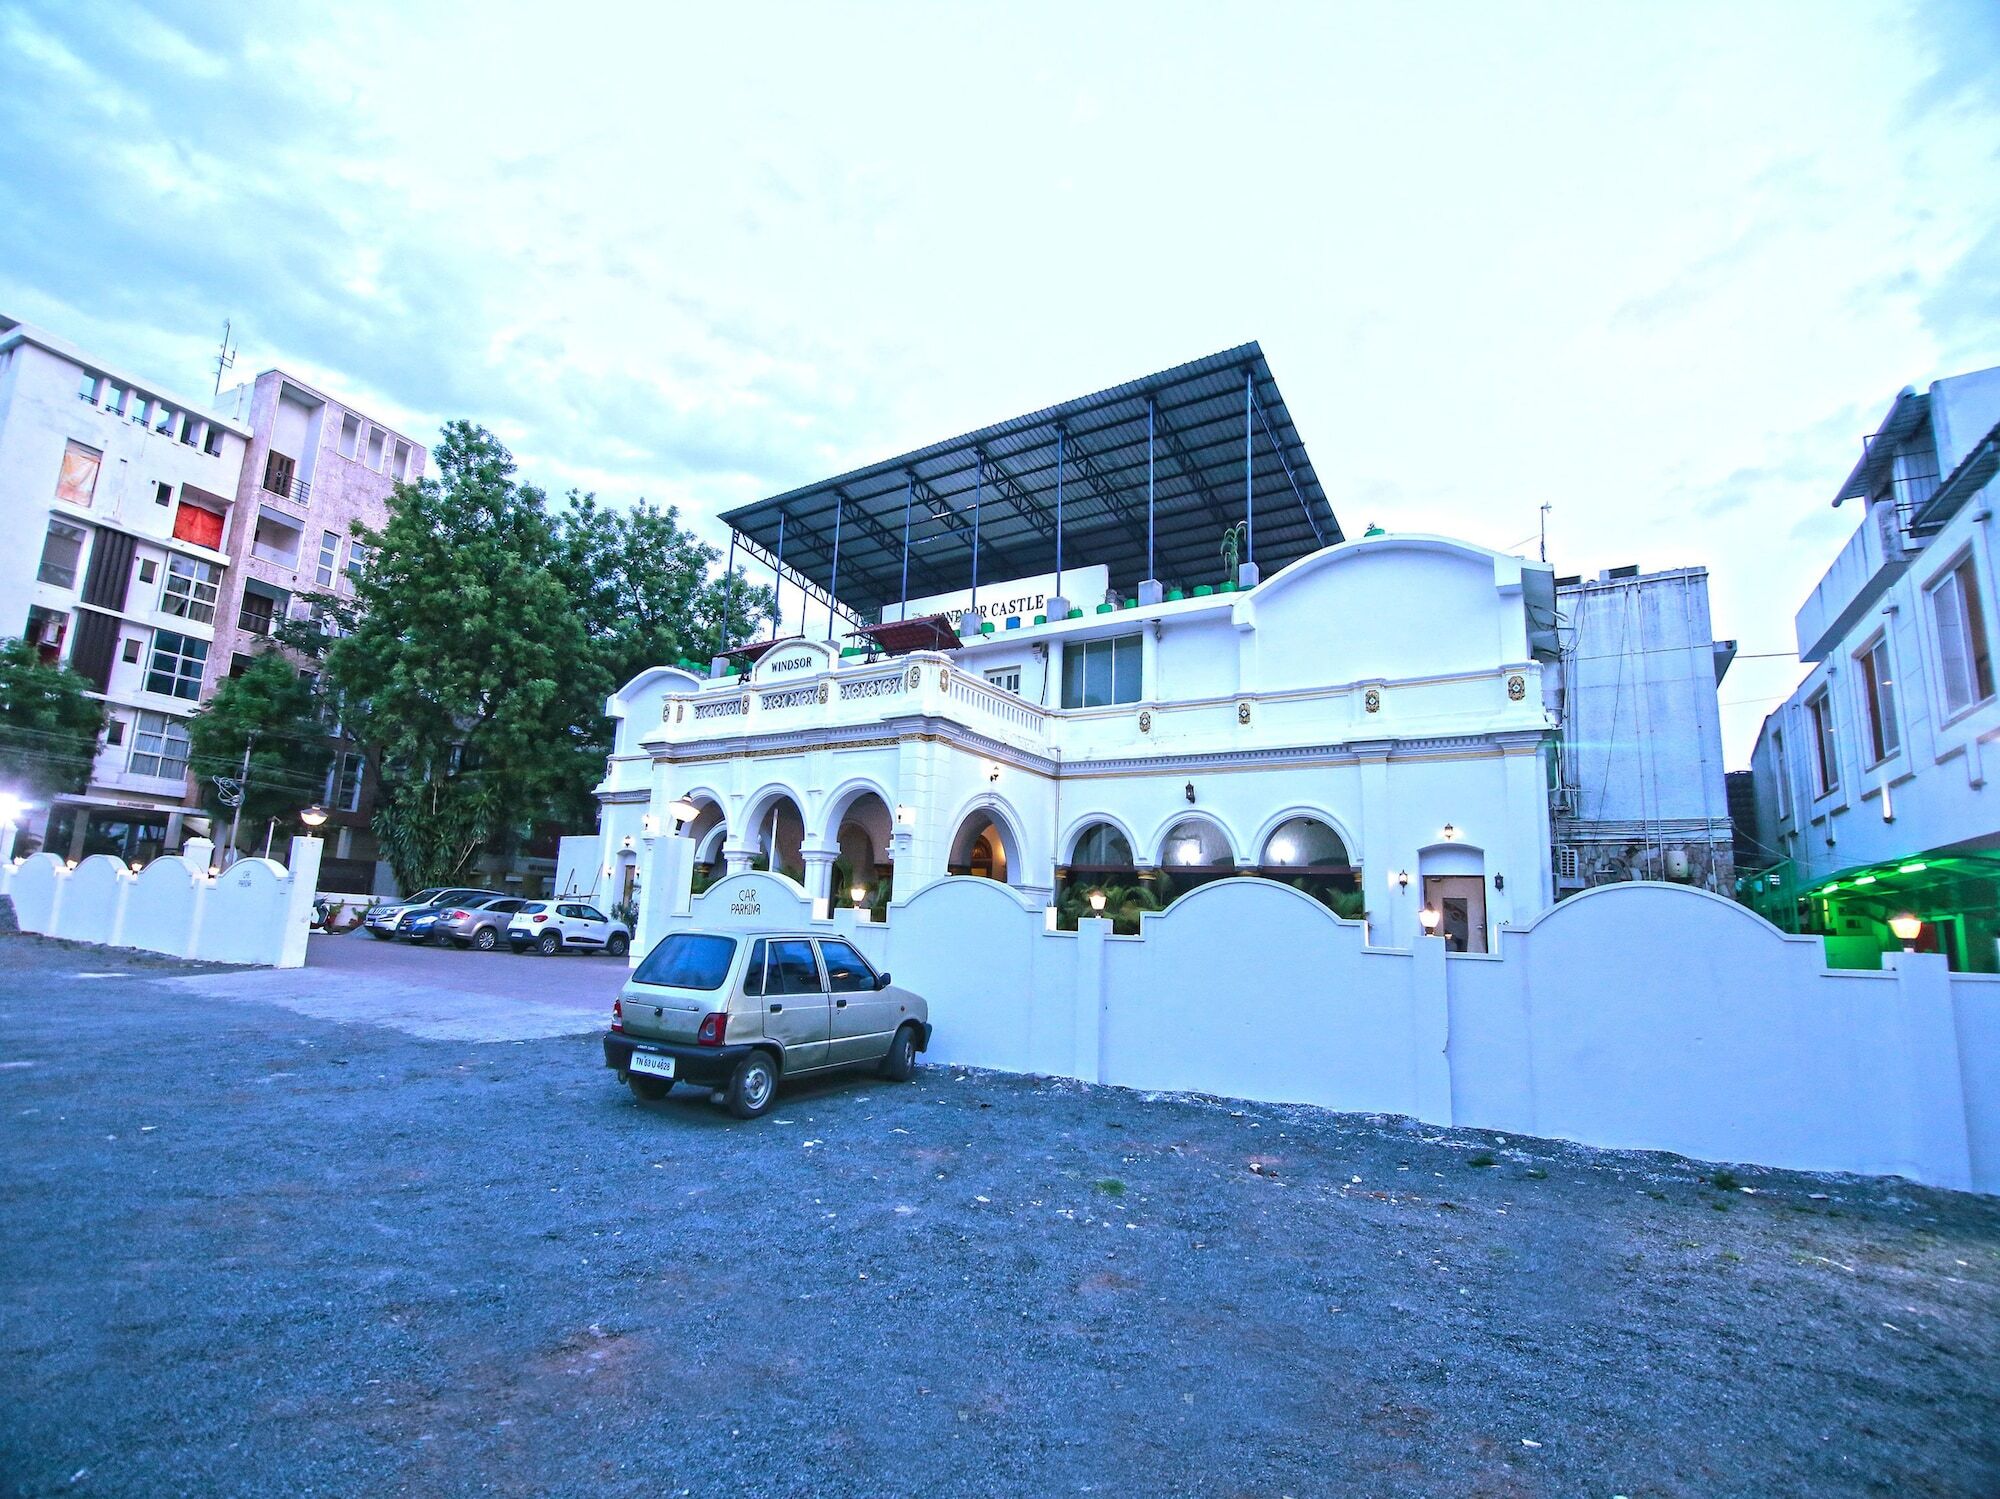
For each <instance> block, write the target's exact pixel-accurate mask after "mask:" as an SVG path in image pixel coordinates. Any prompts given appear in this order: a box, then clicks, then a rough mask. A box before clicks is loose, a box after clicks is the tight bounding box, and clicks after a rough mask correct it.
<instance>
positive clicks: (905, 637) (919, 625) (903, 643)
mask: <svg viewBox="0 0 2000 1499" xmlns="http://www.w3.org/2000/svg"><path fill="white" fill-rule="evenodd" d="M854 634H855V636H856V637H857V638H859V639H863V640H866V641H868V642H870V643H871V644H873V645H874V647H875V648H876V649H877V650H879V651H883V652H886V653H887V654H888V655H891V656H907V655H908V654H909V653H910V652H911V651H955V650H957V649H958V648H959V646H960V645H961V644H963V642H962V641H960V640H959V638H958V632H957V631H956V630H954V629H953V628H952V627H951V616H950V615H949V614H925V615H922V616H920V617H918V618H916V619H910V620H892V621H891V622H890V623H888V624H886V625H863V626H862V627H861V628H860V629H858V630H856V631H855V632H854Z"/></svg>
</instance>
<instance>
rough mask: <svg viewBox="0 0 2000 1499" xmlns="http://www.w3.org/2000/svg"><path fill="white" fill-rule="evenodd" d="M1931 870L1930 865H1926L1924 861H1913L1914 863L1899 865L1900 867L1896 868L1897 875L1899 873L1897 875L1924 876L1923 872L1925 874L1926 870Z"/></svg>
mask: <svg viewBox="0 0 2000 1499" xmlns="http://www.w3.org/2000/svg"><path fill="white" fill-rule="evenodd" d="M1929 868H1930V865H1928V864H1926V863H1925V862H1924V861H1923V860H1922V859H1916V860H1913V861H1912V862H1910V863H1908V864H1898V865H1897V866H1896V873H1897V874H1922V873H1923V872H1924V871H1925V870H1926V869H1929Z"/></svg>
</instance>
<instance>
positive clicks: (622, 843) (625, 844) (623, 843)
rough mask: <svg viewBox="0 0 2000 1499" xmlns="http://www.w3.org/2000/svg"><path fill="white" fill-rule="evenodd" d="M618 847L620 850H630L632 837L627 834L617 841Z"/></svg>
mask: <svg viewBox="0 0 2000 1499" xmlns="http://www.w3.org/2000/svg"><path fill="white" fill-rule="evenodd" d="M618 846H619V847H620V848H630V847H631V846H632V835H631V834H630V833H627V834H626V835H625V836H624V837H623V838H621V839H619V840H618Z"/></svg>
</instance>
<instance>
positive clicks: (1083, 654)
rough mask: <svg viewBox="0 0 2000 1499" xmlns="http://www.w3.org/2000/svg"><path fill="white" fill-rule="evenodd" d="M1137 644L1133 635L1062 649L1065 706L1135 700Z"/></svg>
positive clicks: (1131, 701) (1098, 705)
mask: <svg viewBox="0 0 2000 1499" xmlns="http://www.w3.org/2000/svg"><path fill="white" fill-rule="evenodd" d="M1139 659H1140V647H1139V637H1138V636H1137V635H1119V636H1117V637H1115V638H1113V639H1111V640H1091V641H1087V642H1085V643H1084V644H1082V645H1072V646H1070V647H1069V649H1067V650H1065V651H1064V652H1063V693H1062V705H1063V706H1064V707H1065V708H1102V707H1105V706H1107V705H1109V704H1111V703H1136V702H1138V701H1139Z"/></svg>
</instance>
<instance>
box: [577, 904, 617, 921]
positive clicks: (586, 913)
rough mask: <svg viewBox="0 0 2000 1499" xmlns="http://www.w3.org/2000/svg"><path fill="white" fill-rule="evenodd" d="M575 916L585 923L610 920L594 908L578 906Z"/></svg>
mask: <svg viewBox="0 0 2000 1499" xmlns="http://www.w3.org/2000/svg"><path fill="white" fill-rule="evenodd" d="M576 914H577V915H579V916H581V917H582V918H583V919H584V920H585V921H609V920H610V919H611V918H610V917H609V916H606V915H605V914H604V913H603V912H602V911H600V910H598V909H597V907H595V906H578V907H577V908H576Z"/></svg>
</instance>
